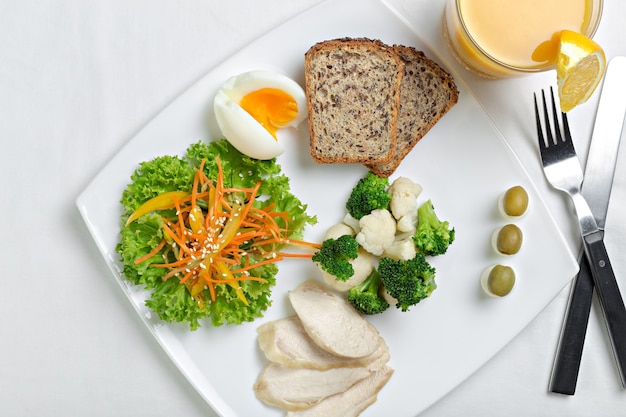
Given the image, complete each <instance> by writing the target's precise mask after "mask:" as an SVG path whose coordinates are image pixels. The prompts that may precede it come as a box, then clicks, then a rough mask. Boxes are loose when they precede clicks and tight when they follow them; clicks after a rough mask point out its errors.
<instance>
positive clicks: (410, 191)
mask: <svg viewBox="0 0 626 417" xmlns="http://www.w3.org/2000/svg"><path fill="white" fill-rule="evenodd" d="M421 192H422V186H421V185H419V184H416V183H414V182H413V181H411V179H409V178H407V177H398V178H396V179H395V180H394V181H393V182H392V183H391V185H390V186H389V193H390V194H391V202H390V203H389V208H390V209H391V214H393V217H395V218H396V220H400V219H401V218H403V217H404V216H406V215H409V214H412V213H414V212H417V197H418V196H419V195H420V193H421Z"/></svg>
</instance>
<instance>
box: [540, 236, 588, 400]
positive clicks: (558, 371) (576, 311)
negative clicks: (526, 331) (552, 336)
mask: <svg viewBox="0 0 626 417" xmlns="http://www.w3.org/2000/svg"><path fill="white" fill-rule="evenodd" d="M578 263H579V265H580V270H579V272H578V275H577V276H576V278H575V279H574V283H573V285H572V289H571V290H570V295H569V302H568V304H567V311H566V314H565V321H564V323H563V327H562V328H561V338H560V340H559V345H558V347H557V352H556V357H555V359H554V367H553V368H552V378H551V379H550V391H552V392H555V393H558V394H566V395H574V393H575V392H576V383H577V382H578V371H579V370H580V361H581V359H582V354H583V345H584V344H585V335H586V334H587V323H588V321H589V314H590V312H591V305H592V302H593V288H594V284H593V278H592V277H591V270H590V269H589V262H588V261H587V257H586V256H585V252H584V249H583V248H581V251H580V258H579V260H578Z"/></svg>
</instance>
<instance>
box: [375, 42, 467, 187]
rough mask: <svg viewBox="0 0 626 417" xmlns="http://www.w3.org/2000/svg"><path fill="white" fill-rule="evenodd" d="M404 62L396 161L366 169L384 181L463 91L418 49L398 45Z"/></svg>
mask: <svg viewBox="0 0 626 417" xmlns="http://www.w3.org/2000/svg"><path fill="white" fill-rule="evenodd" d="M393 49H394V51H395V52H396V54H397V55H398V56H399V57H400V58H401V59H402V60H403V61H404V76H403V78H402V84H401V86H400V113H399V116H398V124H397V140H396V152H395V154H396V155H395V157H394V158H393V159H392V160H391V161H389V162H387V163H382V164H381V163H375V164H372V163H369V164H366V166H367V167H368V168H369V169H370V170H371V171H372V172H374V173H375V174H376V175H378V176H380V177H389V176H390V175H391V174H393V173H394V172H395V170H396V169H397V168H398V166H399V165H400V163H401V162H402V160H403V159H404V157H405V156H406V155H407V154H408V153H409V152H410V151H411V150H412V149H413V147H414V146H415V144H416V143H417V142H418V141H419V140H420V139H421V138H422V137H423V136H424V135H425V134H426V133H427V132H428V131H429V130H430V129H431V128H432V127H433V126H434V125H435V123H437V122H438V121H439V119H441V118H442V117H443V116H444V115H445V114H446V113H447V112H448V110H450V109H451V108H452V107H453V106H454V105H455V104H456V103H457V101H458V98H459V91H458V89H457V87H456V84H455V83H454V80H453V78H452V76H451V75H450V74H448V73H447V72H446V71H445V70H443V69H442V68H441V67H440V66H439V65H438V64H437V63H436V62H434V61H432V60H431V59H429V58H427V57H426V56H425V55H424V53H423V52H422V51H419V50H417V49H415V48H412V47H408V46H402V45H394V46H393Z"/></svg>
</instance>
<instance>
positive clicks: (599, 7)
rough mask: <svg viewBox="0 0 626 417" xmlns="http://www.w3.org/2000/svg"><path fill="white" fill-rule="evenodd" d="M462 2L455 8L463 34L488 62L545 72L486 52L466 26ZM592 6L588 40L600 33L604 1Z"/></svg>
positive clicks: (599, 0) (600, 0) (529, 70)
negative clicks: (510, 62)
mask: <svg viewBox="0 0 626 417" xmlns="http://www.w3.org/2000/svg"><path fill="white" fill-rule="evenodd" d="M461 1H463V0H454V6H455V8H456V13H457V16H458V17H459V22H460V23H461V27H462V28H463V32H464V33H465V34H466V35H467V39H469V41H470V42H471V43H472V46H473V47H475V48H476V49H477V50H479V51H480V53H481V54H483V55H484V56H485V57H486V58H487V59H488V60H490V61H492V62H493V63H494V64H496V65H499V66H501V67H503V68H506V69H508V70H511V71H516V72H525V73H530V72H542V71H545V69H546V66H541V67H539V66H538V67H517V66H515V65H510V64H507V63H505V62H502V61H500V60H499V59H497V58H495V57H493V56H492V55H491V54H489V53H488V52H487V51H485V50H484V49H483V47H482V46H480V45H479V44H478V42H476V40H475V39H474V37H473V36H472V34H471V33H470V31H469V30H468V28H467V25H466V24H465V20H464V19H463V14H462V13H461V4H460V3H461ZM591 4H592V6H593V9H592V13H591V17H590V18H589V26H588V27H587V30H586V32H588V33H585V36H587V37H588V38H593V36H594V35H595V34H596V32H597V31H598V27H599V26H600V20H601V17H602V12H603V10H604V0H592V1H591Z"/></svg>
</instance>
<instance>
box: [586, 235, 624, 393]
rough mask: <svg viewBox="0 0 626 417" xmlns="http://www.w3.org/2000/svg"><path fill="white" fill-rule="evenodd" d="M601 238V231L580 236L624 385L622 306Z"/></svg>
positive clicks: (622, 301)
mask: <svg viewBox="0 0 626 417" xmlns="http://www.w3.org/2000/svg"><path fill="white" fill-rule="evenodd" d="M602 237H603V233H602V231H598V232H595V233H591V234H589V235H586V236H583V244H584V247H585V253H586V254H587V258H588V260H589V268H590V269H591V274H592V276H593V282H594V284H595V287H596V292H597V294H598V298H599V300H600V306H601V307H602V312H603V313H604V322H605V324H606V327H607V331H608V333H609V339H610V340H611V346H612V347H613V354H614V355H615V360H616V362H617V368H618V370H619V376H620V378H621V381H622V386H624V387H626V375H625V373H626V307H624V300H622V296H621V294H620V291H619V287H618V285H617V281H616V279H615V273H614V272H613V267H612V266H611V261H610V260H609V255H608V253H607V251H606V247H605V246H604V241H603V238H602Z"/></svg>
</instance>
